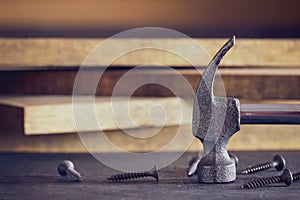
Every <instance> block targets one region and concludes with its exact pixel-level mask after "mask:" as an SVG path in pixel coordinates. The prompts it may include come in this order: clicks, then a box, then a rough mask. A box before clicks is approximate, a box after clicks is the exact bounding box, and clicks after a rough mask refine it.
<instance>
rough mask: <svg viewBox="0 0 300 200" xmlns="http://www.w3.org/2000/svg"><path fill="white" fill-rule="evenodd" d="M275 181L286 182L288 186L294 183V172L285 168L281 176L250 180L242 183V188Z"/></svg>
mask: <svg viewBox="0 0 300 200" xmlns="http://www.w3.org/2000/svg"><path fill="white" fill-rule="evenodd" d="M275 183H285V184H286V185H287V186H290V185H291V184H292V183H293V174H292V172H291V171H290V170H289V169H285V170H284V171H283V173H282V174H281V175H280V176H272V177H266V178H260V179H256V180H253V181H249V182H247V183H245V184H244V185H242V186H241V188H247V189H253V188H258V187H263V186H267V185H272V184H275Z"/></svg>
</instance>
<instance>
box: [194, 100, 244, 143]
mask: <svg viewBox="0 0 300 200" xmlns="http://www.w3.org/2000/svg"><path fill="white" fill-rule="evenodd" d="M192 129H193V134H194V136H195V137H197V138H198V139H199V140H200V141H201V142H203V141H204V140H207V141H211V142H212V141H217V140H218V139H219V138H224V139H227V140H229V138H230V137H231V136H232V135H233V134H234V133H235V132H237V131H239V130H240V102H239V100H238V99H236V98H231V97H216V96H214V98H213V101H212V102H210V103H207V102H206V101H201V99H200V98H198V97H197V96H196V97H195V101H194V109H193V127H192Z"/></svg>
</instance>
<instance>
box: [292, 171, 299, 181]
mask: <svg viewBox="0 0 300 200" xmlns="http://www.w3.org/2000/svg"><path fill="white" fill-rule="evenodd" d="M298 180H300V172H297V173H294V174H293V182H295V181H298Z"/></svg>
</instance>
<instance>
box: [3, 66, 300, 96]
mask: <svg viewBox="0 0 300 200" xmlns="http://www.w3.org/2000/svg"><path fill="white" fill-rule="evenodd" d="M128 70H129V69H125V68H121V69H118V70H111V69H108V70H107V71H106V72H105V73H103V76H102V77H101V80H100V81H99V84H98V87H97V89H96V95H111V94H112V91H113V89H114V88H115V85H116V83H117V82H118V80H119V79H120V78H121V77H122V76H123V75H124V74H125V73H126V72H128ZM299 70H300V69H291V70H290V69H288V70H286V69H278V68H272V69H269V70H267V69H256V68H253V69H222V68H221V69H220V70H219V72H220V74H221V75H222V79H223V82H224V87H225V90H226V94H227V96H232V97H238V98H239V99H241V100H242V101H243V100H248V101H249V100H255V101H258V100H263V99H295V100H297V99H300V91H299V89H298V88H299V84H300V71H299ZM98 72H99V71H97V70H90V71H85V72H82V73H83V76H84V77H86V78H85V81H84V83H80V84H79V87H80V89H79V90H80V91H78V92H79V93H80V94H82V95H93V94H94V93H93V92H94V91H93V90H92V88H91V87H90V83H91V82H92V80H94V79H95V78H97V77H98V75H99V74H98ZM177 72H179V75H178V74H175V73H173V72H171V71H169V70H139V71H136V72H135V73H133V74H132V75H131V76H132V78H130V80H128V81H127V82H126V85H124V84H123V85H119V87H122V88H124V93H123V94H122V95H128V94H126V91H127V88H128V87H131V86H134V85H135V84H136V81H139V80H149V79H151V81H154V82H155V81H157V82H159V81H160V80H166V81H168V83H169V84H170V85H172V86H173V87H174V89H175V90H176V91H177V92H178V93H179V94H184V92H185V88H186V87H183V84H181V82H180V81H179V80H180V78H181V77H179V76H181V75H180V74H182V75H183V76H184V77H185V78H186V79H187V81H188V82H189V83H190V85H191V86H192V87H193V89H194V90H195V89H196V87H197V86H198V83H199V80H200V78H201V75H200V73H199V72H197V71H195V70H182V69H177ZM201 72H202V70H201ZM76 75H77V71H76V70H55V71H53V70H51V71H0V80H1V84H0V94H5V95H21V94H22V95H71V94H72V92H73V86H74V81H75V78H76ZM131 76H130V77H131ZM90 81H91V82H90ZM218 83H219V84H220V81H219V80H218V81H216V85H215V93H216V94H220V95H222V91H221V90H220V89H221V88H222V87H220V85H219V84H218ZM133 95H134V96H152V97H153V96H156V97H158V96H159V97H170V96H174V94H172V92H170V91H169V90H168V89H166V88H164V87H162V86H158V85H155V84H148V85H145V86H142V87H140V88H138V89H137V90H136V91H135V92H134V94H133Z"/></svg>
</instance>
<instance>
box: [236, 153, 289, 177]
mask: <svg viewBox="0 0 300 200" xmlns="http://www.w3.org/2000/svg"><path fill="white" fill-rule="evenodd" d="M273 167H274V168H275V169H277V171H281V170H283V169H284V168H285V159H284V157H283V156H281V155H275V156H274V158H273V161H272V162H266V163H262V164H258V165H255V166H250V167H248V168H246V169H244V170H242V171H238V174H253V173H255V172H259V171H263V170H266V169H270V168H273Z"/></svg>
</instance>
